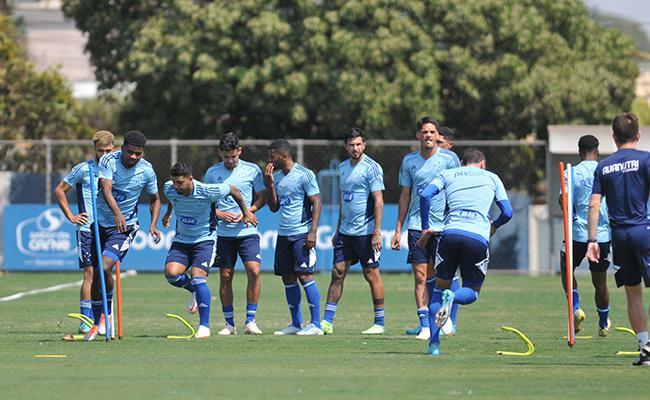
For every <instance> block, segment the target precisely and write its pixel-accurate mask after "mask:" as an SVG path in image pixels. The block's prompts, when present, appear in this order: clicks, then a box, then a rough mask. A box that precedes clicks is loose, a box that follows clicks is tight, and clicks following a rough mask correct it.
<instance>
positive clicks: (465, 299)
mask: <svg viewBox="0 0 650 400" xmlns="http://www.w3.org/2000/svg"><path fill="white" fill-rule="evenodd" d="M454 294H455V297H454V304H463V305H465V304H472V303H473V302H475V301H476V300H478V292H477V291H476V290H474V289H472V288H468V287H463V288H460V289H458V290H456V291H454Z"/></svg>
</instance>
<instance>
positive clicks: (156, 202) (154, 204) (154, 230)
mask: <svg viewBox="0 0 650 400" xmlns="http://www.w3.org/2000/svg"><path fill="white" fill-rule="evenodd" d="M149 199H150V200H151V202H150V203H149V213H151V225H149V235H151V237H152V238H153V239H154V242H155V243H158V242H160V238H161V237H162V236H161V234H160V231H159V230H158V218H159V217H160V195H159V194H158V193H156V194H152V195H150V196H149Z"/></svg>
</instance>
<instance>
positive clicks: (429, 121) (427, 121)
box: [416, 116, 438, 132]
mask: <svg viewBox="0 0 650 400" xmlns="http://www.w3.org/2000/svg"><path fill="white" fill-rule="evenodd" d="M425 124H433V125H435V126H436V129H438V121H436V119H435V118H433V117H429V116H426V117H422V118H420V120H419V121H418V123H417V125H416V128H417V131H418V132H419V131H420V129H422V126H423V125H425Z"/></svg>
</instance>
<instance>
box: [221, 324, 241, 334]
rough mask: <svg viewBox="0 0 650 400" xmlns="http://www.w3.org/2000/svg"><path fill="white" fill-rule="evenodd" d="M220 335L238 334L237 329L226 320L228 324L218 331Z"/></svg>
mask: <svg viewBox="0 0 650 400" xmlns="http://www.w3.org/2000/svg"><path fill="white" fill-rule="evenodd" d="M217 334H218V335H219V336H231V335H236V334H237V329H236V328H235V327H234V326H232V325H230V324H229V323H227V322H226V326H224V327H223V329H222V330H220V331H219V332H217Z"/></svg>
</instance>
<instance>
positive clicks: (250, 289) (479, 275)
mask: <svg viewBox="0 0 650 400" xmlns="http://www.w3.org/2000/svg"><path fill="white" fill-rule="evenodd" d="M440 131H443V132H449V131H445V128H443V127H439V126H438V123H437V122H436V121H435V120H434V119H433V118H431V117H424V118H422V119H421V120H419V121H418V122H417V125H416V134H415V136H416V138H417V139H418V140H419V150H418V151H415V152H412V153H409V154H407V155H406V156H405V157H404V159H403V161H402V165H401V168H400V174H399V185H400V186H401V192H400V197H399V210H398V218H397V223H396V229H395V234H394V237H393V239H392V241H391V247H392V248H393V249H399V247H400V242H401V234H402V228H404V227H406V228H407V229H408V246H409V252H408V259H407V262H408V263H410V264H411V265H412V268H413V272H414V276H415V290H414V292H415V302H416V306H417V315H418V318H419V321H420V323H419V326H418V327H417V328H414V329H410V330H408V331H407V334H412V335H416V337H417V338H418V339H423V340H429V350H428V352H429V354H432V355H437V354H439V351H440V350H439V346H440V334H441V332H442V333H443V334H453V333H454V332H455V329H456V316H457V312H458V311H457V308H458V305H459V304H470V303H472V302H474V301H476V300H477V299H478V294H479V291H480V289H481V286H482V284H483V281H484V279H485V276H486V272H487V267H488V260H489V250H488V243H489V239H490V236H491V235H492V234H494V231H495V230H496V229H497V228H498V227H499V226H501V225H502V224H504V223H506V222H507V221H508V220H509V219H510V218H511V217H512V207H511V206H510V204H509V202H508V198H507V195H506V191H505V188H504V186H503V183H502V182H501V180H500V179H499V178H498V176H497V175H495V174H493V173H491V172H488V171H486V170H485V167H486V161H485V157H484V155H483V154H482V153H481V152H480V151H478V150H476V149H468V150H466V151H465V152H464V153H463V155H462V166H461V162H460V160H459V158H458V156H457V155H456V154H455V153H454V152H452V151H450V150H448V149H445V148H443V147H441V146H445V147H449V146H451V145H453V137H452V138H451V141H450V140H449V139H450V135H449V134H447V135H445V136H443V135H441V134H440ZM343 141H344V145H345V149H346V151H347V153H348V155H349V158H348V159H346V160H345V161H343V162H342V163H341V164H340V166H339V182H340V183H339V185H340V199H339V200H340V202H339V203H340V209H339V219H338V224H337V228H336V233H335V234H334V236H333V238H332V245H333V247H334V265H333V270H332V275H331V281H330V285H329V288H328V291H327V301H326V303H325V310H324V316H323V318H322V319H321V312H320V301H321V299H320V293H319V290H318V287H317V285H316V281H315V279H314V272H315V270H314V266H315V261H316V258H315V254H316V253H315V249H314V247H315V245H316V237H317V230H318V225H319V218H320V213H321V201H320V190H319V187H318V184H317V182H316V177H315V175H314V173H313V172H312V171H311V170H309V169H307V168H306V167H304V166H302V165H300V164H299V163H297V162H295V161H294V159H293V156H292V149H291V145H290V143H289V142H288V141H287V140H285V139H278V140H275V141H273V142H272V143H271V144H270V146H269V148H268V157H269V163H268V165H267V166H266V167H265V169H264V171H262V170H261V169H260V168H259V167H258V166H257V165H256V164H253V163H250V162H247V161H244V160H241V159H240V154H241V152H242V148H241V146H240V145H239V141H238V138H237V136H236V135H235V134H233V133H228V134H226V135H224V136H223V137H222V138H221V140H220V143H219V155H220V157H221V160H222V161H221V162H219V163H217V164H215V165H213V166H212V167H210V168H209V169H208V170H207V171H206V173H205V175H204V178H203V182H201V181H198V180H196V179H194V174H193V171H192V167H191V166H190V165H189V164H187V163H183V162H180V163H176V164H175V165H173V166H172V168H171V171H170V175H171V180H170V181H167V182H165V184H164V194H165V196H166V197H167V199H168V208H167V211H166V213H165V215H164V216H163V218H162V223H163V225H164V226H165V227H169V226H170V224H171V219H172V215H173V214H175V222H176V235H175V237H174V240H173V243H172V246H171V248H170V250H169V253H168V256H167V259H166V261H165V277H166V279H167V280H168V282H169V283H170V284H171V285H173V286H176V287H179V288H183V289H186V290H187V291H188V292H190V302H189V304H188V311H190V312H191V313H195V312H198V314H199V320H200V322H199V329H198V330H197V331H196V334H195V337H196V338H208V337H209V336H210V305H211V304H210V303H211V301H210V299H211V294H210V289H209V287H208V285H207V276H208V272H209V271H210V269H211V268H212V267H218V268H219V272H220V287H219V295H220V299H221V304H222V311H223V316H224V320H225V326H224V328H223V329H222V330H220V331H219V332H218V334H219V335H234V334H236V332H237V329H236V324H235V317H234V309H233V292H232V277H233V271H234V267H235V263H236V261H237V257H238V256H239V258H240V259H241V260H242V262H243V264H244V269H245V271H246V275H247V277H248V286H247V291H246V300H247V304H246V319H245V323H244V330H243V332H244V333H246V334H253V335H259V334H262V331H261V329H260V328H259V327H258V326H257V324H256V320H255V317H256V314H257V305H258V301H259V297H260V263H261V259H260V239H259V235H258V232H257V229H256V226H257V222H258V221H257V217H256V215H255V213H256V211H257V210H259V209H261V208H262V207H264V205H268V207H269V210H270V211H271V212H279V214H280V219H279V226H278V236H277V241H276V248H275V259H274V271H275V274H276V275H279V276H281V277H282V282H283V284H284V287H285V294H286V300H287V304H288V308H289V311H290V316H291V322H290V323H289V324H288V325H287V326H286V327H284V328H282V329H279V330H277V331H275V332H274V334H275V335H294V334H295V335H323V334H332V333H333V332H334V317H335V313H336V311H337V303H338V301H339V299H340V298H341V295H342V291H343V283H344V280H345V277H346V274H347V272H348V270H349V268H350V266H351V265H353V264H356V263H357V262H359V263H360V264H361V269H362V271H363V276H364V278H365V279H366V281H367V282H368V284H369V286H370V291H371V296H372V302H373V307H374V322H373V324H372V326H370V327H369V328H368V329H366V330H365V331H363V332H362V333H363V334H369V335H370V334H382V333H384V286H383V282H382V278H381V274H380V270H379V260H380V254H381V251H382V241H381V231H380V227H381V221H382V210H383V196H382V191H383V190H384V182H383V170H382V168H381V166H380V165H379V164H378V163H377V162H375V161H374V160H373V159H372V158H370V156H368V155H366V154H365V147H366V135H365V132H364V131H363V130H361V129H359V128H352V129H350V130H348V131H347V132H346V133H345V134H344V137H343ZM113 142H114V138H113V135H112V134H111V133H110V132H107V131H100V132H97V133H96V134H95V136H94V138H93V143H94V145H95V157H94V159H92V160H89V161H87V162H83V163H80V164H78V165H77V166H75V167H74V168H73V169H72V171H71V172H70V174H68V175H67V176H66V177H65V178H64V179H63V181H62V182H61V183H60V184H59V185H58V186H57V188H56V198H57V200H58V202H59V205H60V207H61V209H62V211H63V212H64V214H65V215H66V217H67V218H68V219H69V220H70V221H71V222H72V223H75V224H77V225H79V237H78V239H79V240H78V242H79V257H80V266H81V267H82V268H83V269H84V271H85V274H84V276H85V279H84V284H83V285H82V289H81V303H80V307H81V313H82V314H84V315H87V316H88V317H89V318H91V319H92V320H93V321H94V324H93V325H92V326H84V325H83V324H82V325H81V326H80V330H81V331H82V332H84V333H85V338H84V339H85V340H93V339H95V337H96V336H97V335H98V334H101V330H102V327H103V329H106V328H105V326H106V323H105V321H104V316H103V314H102V300H101V298H102V293H101V289H100V285H99V276H98V275H99V274H93V272H92V271H93V269H92V266H93V265H101V266H102V267H103V271H104V277H105V282H106V296H107V301H108V303H109V304H108V309H109V310H110V309H111V304H110V303H111V302H112V297H113V284H114V282H113V277H112V271H113V267H114V265H115V264H116V262H118V261H120V260H122V259H123V258H124V256H125V255H126V253H127V251H128V249H129V246H130V243H131V241H132V240H133V238H134V236H135V233H136V232H137V230H138V229H139V226H138V220H137V203H138V198H139V197H140V195H141V193H142V192H143V191H146V192H147V193H148V194H149V196H150V200H151V201H150V205H149V208H150V213H151V225H150V226H149V234H150V235H151V236H152V237H153V238H154V240H156V241H157V240H160V232H159V231H158V229H157V223H158V219H159V215H160V207H161V200H160V196H159V194H158V190H157V180H156V175H155V173H154V170H153V168H152V166H151V164H150V163H149V162H148V161H146V160H145V159H144V158H143V155H144V149H145V145H146V138H145V136H144V134H142V133H141V132H139V131H129V132H127V133H126V134H125V137H124V142H123V145H122V147H121V149H120V150H118V151H115V152H112V149H113ZM91 176H92V179H96V180H97V182H98V185H97V187H98V188H99V189H98V194H97V196H96V203H97V214H98V215H96V216H94V215H92V213H91V207H90V205H89V204H90V200H91V199H90V189H89V188H90V179H91ZM72 187H75V189H76V192H77V195H78V205H79V212H78V214H74V213H73V212H72V211H71V210H70V206H69V204H68V201H67V199H66V192H67V191H69V190H70V189H71V188H72ZM493 201H496V203H497V205H498V207H499V208H500V210H501V214H500V216H499V217H498V218H496V219H494V220H491V219H490V216H489V209H490V206H491V204H492V203H493ZM93 218H97V222H98V226H99V242H100V243H99V244H100V246H101V258H102V259H101V260H98V259H97V257H96V251H94V247H93V246H94V235H93V231H94V226H93V225H92V224H91V223H90V222H91V221H93ZM188 273H189V275H188ZM457 275H460V277H461V278H462V287H461V285H460V284H459V283H458V282H459V280H458V277H457ZM91 282H92V283H91ZM300 286H302V288H303V290H304V292H305V296H306V298H307V303H308V305H309V310H310V317H311V318H310V321H309V323H307V324H303V321H302V313H301V309H300V304H301V290H300Z"/></svg>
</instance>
